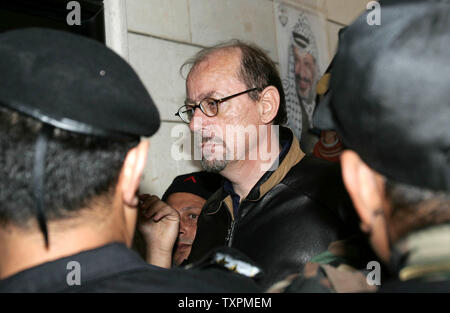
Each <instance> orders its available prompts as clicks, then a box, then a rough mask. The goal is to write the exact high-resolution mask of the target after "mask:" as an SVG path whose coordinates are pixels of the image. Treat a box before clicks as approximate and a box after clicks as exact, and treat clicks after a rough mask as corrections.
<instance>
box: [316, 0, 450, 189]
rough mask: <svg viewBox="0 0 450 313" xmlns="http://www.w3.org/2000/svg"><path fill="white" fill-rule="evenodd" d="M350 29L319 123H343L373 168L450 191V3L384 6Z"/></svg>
mask: <svg viewBox="0 0 450 313" xmlns="http://www.w3.org/2000/svg"><path fill="white" fill-rule="evenodd" d="M381 13H382V16H381V25H372V26H371V25H368V23H367V13H364V14H362V15H361V16H360V17H359V18H358V19H357V20H356V21H355V22H354V23H353V24H352V25H350V26H349V27H348V28H347V29H346V31H345V36H343V38H342V40H341V41H340V43H339V49H338V53H337V56H336V60H335V62H334V68H333V72H332V75H331V86H330V88H331V92H332V94H331V97H330V98H329V101H328V103H329V108H328V109H323V110H319V111H318V112H317V114H325V115H328V116H326V117H324V116H322V117H320V118H316V119H315V122H316V124H315V126H316V127H318V128H321V127H324V128H325V129H326V128H330V127H331V126H330V125H329V124H327V123H325V124H324V125H320V121H325V122H329V121H332V123H333V126H332V127H331V128H333V129H336V130H337V132H338V134H339V136H340V137H341V138H342V140H343V143H344V145H345V146H346V147H348V148H350V149H352V150H355V151H356V152H357V153H358V154H359V155H360V156H361V158H362V159H363V160H364V161H365V162H366V163H367V164H368V165H369V166H370V167H372V168H373V169H375V170H376V171H378V172H380V173H381V174H383V175H385V176H386V177H388V178H390V179H392V180H394V181H397V182H402V183H405V184H410V185H414V186H418V187H423V188H428V189H431V190H445V191H449V190H450V164H449V163H450V100H449V99H450V75H449V73H450V62H449V51H450V6H449V3H448V2H446V3H445V2H442V3H439V2H425V3H417V2H416V3H414V4H402V5H391V6H384V7H382V10H381Z"/></svg>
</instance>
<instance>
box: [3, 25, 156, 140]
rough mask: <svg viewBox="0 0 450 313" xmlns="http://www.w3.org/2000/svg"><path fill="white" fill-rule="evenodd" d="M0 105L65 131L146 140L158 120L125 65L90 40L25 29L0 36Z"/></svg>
mask: <svg viewBox="0 0 450 313" xmlns="http://www.w3.org/2000/svg"><path fill="white" fill-rule="evenodd" d="M0 77H1V83H0V105H3V106H6V107H8V108H10V109H13V110H15V111H19V112H21V113H23V114H27V115H30V116H32V117H34V118H36V119H39V120H40V121H42V122H45V123H47V124H50V125H52V126H55V127H58V128H62V129H65V130H68V131H73V132H78V133H83V134H92V135H100V136H108V137H123V136H131V137H140V136H151V135H153V134H154V133H155V132H156V131H157V130H158V128H159V125H160V118H159V113H158V110H157V109H156V107H155V105H154V103H153V100H152V99H151V97H150V95H149V94H148V92H147V90H146V88H145V87H144V85H143V84H142V82H141V80H140V79H139V77H138V76H137V74H136V72H135V71H134V70H133V69H132V68H131V67H130V65H129V64H128V63H127V62H126V61H125V60H123V59H122V58H121V57H120V56H119V55H117V54H116V53H115V52H114V51H112V50H111V49H109V48H107V47H106V46H105V45H103V44H101V43H99V42H97V41H94V40H92V39H89V38H86V37H83V36H80V35H75V34H72V33H69V32H64V31H57V30H52V29H44V28H26V29H19V30H13V31H9V32H5V33H3V34H1V35H0Z"/></svg>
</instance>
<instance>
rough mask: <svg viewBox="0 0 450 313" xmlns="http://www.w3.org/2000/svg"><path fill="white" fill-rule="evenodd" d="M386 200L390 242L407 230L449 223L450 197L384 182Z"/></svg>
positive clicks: (432, 191) (436, 192)
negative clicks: (388, 212) (389, 212)
mask: <svg viewBox="0 0 450 313" xmlns="http://www.w3.org/2000/svg"><path fill="white" fill-rule="evenodd" d="M385 194H386V198H387V199H388V201H389V202H390V205H391V207H392V212H391V215H390V216H389V219H390V229H391V232H392V234H391V235H392V236H393V238H392V239H393V241H397V240H398V239H400V238H402V237H403V236H405V235H406V234H408V233H409V232H411V231H414V230H418V229H421V228H425V227H429V226H433V225H439V224H443V223H448V222H450V194H449V193H448V192H445V191H434V190H428V189H425V188H422V187H416V186H412V185H408V184H403V183H397V182H394V181H392V180H390V179H386V183H385Z"/></svg>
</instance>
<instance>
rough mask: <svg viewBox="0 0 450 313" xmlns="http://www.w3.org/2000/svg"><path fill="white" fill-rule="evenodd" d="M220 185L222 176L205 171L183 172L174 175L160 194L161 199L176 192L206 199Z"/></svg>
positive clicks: (165, 198)
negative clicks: (169, 183) (161, 194)
mask: <svg viewBox="0 0 450 313" xmlns="http://www.w3.org/2000/svg"><path fill="white" fill-rule="evenodd" d="M221 185H222V176H220V175H219V174H213V173H208V172H205V171H201V172H194V173H189V174H184V175H180V176H177V177H175V179H174V180H173V182H172V184H171V185H170V186H169V188H167V190H166V192H165V193H164V195H163V196H162V198H161V199H162V200H163V201H167V198H169V196H170V195H171V194H173V193H176V192H187V193H192V194H194V195H197V196H199V197H201V198H203V199H205V200H207V199H208V198H209V197H210V196H212V194H213V193H214V192H216V191H217V190H218V189H219V188H220V187H221Z"/></svg>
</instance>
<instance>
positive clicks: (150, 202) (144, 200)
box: [139, 194, 162, 216]
mask: <svg viewBox="0 0 450 313" xmlns="http://www.w3.org/2000/svg"><path fill="white" fill-rule="evenodd" d="M159 201H161V200H160V199H159V198H158V197H157V196H152V195H149V194H143V195H140V196H139V211H140V212H141V213H142V214H143V215H144V216H146V215H147V211H148V210H149V209H150V208H151V207H153V206H154V205H155V204H156V203H158V202H159ZM161 202H162V201H161Z"/></svg>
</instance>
